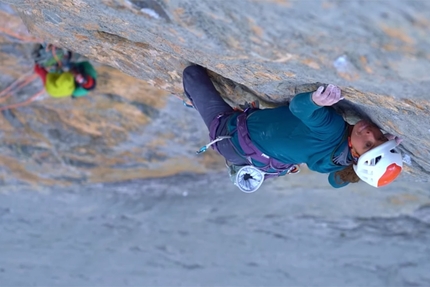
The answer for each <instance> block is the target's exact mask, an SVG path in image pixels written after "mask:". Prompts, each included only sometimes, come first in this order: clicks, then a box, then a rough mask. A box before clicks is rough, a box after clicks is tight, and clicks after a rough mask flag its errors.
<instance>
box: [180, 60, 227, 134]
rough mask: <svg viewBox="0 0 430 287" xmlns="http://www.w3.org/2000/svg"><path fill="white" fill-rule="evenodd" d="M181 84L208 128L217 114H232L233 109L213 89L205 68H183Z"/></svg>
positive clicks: (194, 66)
mask: <svg viewBox="0 0 430 287" xmlns="http://www.w3.org/2000/svg"><path fill="white" fill-rule="evenodd" d="M183 84H184V91H185V95H186V96H187V97H188V98H189V99H190V101H191V103H192V104H193V106H194V107H195V109H196V110H197V111H198V112H199V113H200V116H201V117H202V118H203V121H204V122H205V124H206V126H207V127H208V128H209V127H210V124H211V122H212V120H213V119H214V118H215V117H216V116H218V115H219V114H223V113H231V112H233V108H232V107H230V106H229V105H228V104H227V103H226V102H225V101H224V100H223V99H222V98H221V96H220V94H219V93H218V91H217V90H216V89H215V87H214V85H213V84H212V81H211V79H210V78H209V76H208V74H207V73H206V69H205V68H203V67H201V66H197V65H193V66H189V67H187V68H185V70H184V72H183Z"/></svg>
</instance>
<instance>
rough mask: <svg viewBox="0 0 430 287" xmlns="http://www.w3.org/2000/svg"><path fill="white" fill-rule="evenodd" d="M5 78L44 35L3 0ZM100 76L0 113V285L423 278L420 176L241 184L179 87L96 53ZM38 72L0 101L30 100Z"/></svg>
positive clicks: (429, 223) (425, 217) (419, 282)
mask: <svg viewBox="0 0 430 287" xmlns="http://www.w3.org/2000/svg"><path fill="white" fill-rule="evenodd" d="M0 27H1V29H0V63H1V65H0V91H1V90H3V89H4V88H6V87H7V86H8V85H9V84H10V83H12V82H13V81H15V80H16V79H18V78H20V77H21V76H23V75H25V74H28V73H31V72H32V69H33V60H32V59H31V52H32V50H33V48H34V45H35V43H36V42H37V39H35V38H34V37H33V36H31V35H30V34H28V32H27V29H26V28H25V26H24V24H23V23H22V21H21V20H20V18H19V17H18V15H17V14H16V13H15V11H14V10H13V9H11V7H10V6H9V5H7V4H0ZM93 63H94V65H95V66H96V69H97V72H98V74H99V78H98V86H97V89H96V90H95V91H94V92H92V93H91V94H90V95H89V96H88V97H84V98H80V99H70V98H66V99H54V98H50V97H49V96H47V95H46V94H44V95H42V96H40V97H38V98H37V100H35V101H33V102H31V103H30V104H28V105H26V106H23V107H19V108H16V109H7V110H2V111H1V115H0V133H1V138H2V140H1V143H0V180H1V183H2V184H1V186H0V282H1V285H2V286H429V285H430V273H429V272H428V270H430V261H429V260H428V258H429V256H430V246H429V245H428V242H429V240H430V229H429V228H430V191H429V186H428V183H417V182H412V181H407V180H401V181H398V182H396V183H395V184H392V185H390V186H389V187H386V188H381V189H374V188H372V187H370V186H367V185H365V184H363V183H359V184H354V185H350V186H348V187H346V188H343V189H339V190H335V189H332V188H331V187H330V186H329V184H328V183H327V178H326V177H327V176H326V175H321V174H316V173H314V172H310V171H308V170H306V168H304V169H303V170H302V172H301V173H299V174H297V175H291V176H286V177H283V178H279V179H276V180H271V181H268V182H266V183H265V184H264V185H263V187H262V188H261V189H260V190H258V191H257V192H256V193H254V194H244V193H241V192H240V191H239V189H237V188H236V187H235V186H234V185H233V184H232V183H231V182H230V180H229V178H228V176H227V171H226V170H225V167H224V162H223V160H222V158H220V157H219V156H217V154H216V153H215V152H213V151H212V150H210V151H208V152H206V153H205V154H203V155H199V156H196V155H195V151H196V150H197V149H198V148H200V146H202V145H203V144H205V143H206V142H207V138H208V137H207V130H206V129H205V126H204V124H203V123H202V121H201V120H200V118H199V116H198V115H197V113H196V112H195V111H194V110H193V109H189V108H186V107H184V106H183V105H182V101H181V100H179V99H178V98H177V97H175V96H174V95H171V94H168V93H167V92H164V91H162V90H158V89H156V88H153V87H152V86H150V85H148V84H147V83H146V82H145V81H142V80H139V79H136V78H133V77H131V76H129V75H126V74H124V73H122V72H120V71H118V70H116V69H114V68H112V67H109V66H105V65H101V64H98V63H96V62H93ZM42 87H43V85H42V82H41V81H40V80H39V79H35V80H34V81H32V82H31V83H30V84H29V85H27V86H25V87H24V88H22V89H20V90H18V91H16V92H14V93H12V95H11V96H10V97H9V98H7V99H0V101H2V102H1V104H2V106H7V105H9V104H14V103H19V102H23V101H25V100H27V99H28V98H29V97H31V95H33V94H34V93H35V92H37V91H39V90H40V89H42Z"/></svg>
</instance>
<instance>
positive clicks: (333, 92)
mask: <svg viewBox="0 0 430 287" xmlns="http://www.w3.org/2000/svg"><path fill="white" fill-rule="evenodd" d="M312 100H313V101H314V103H315V104H317V105H318V106H321V107H323V106H332V105H334V104H336V103H337V102H339V101H340V100H343V97H342V95H341V91H340V88H339V87H337V86H335V85H332V84H330V85H328V86H327V87H326V88H325V89H324V86H320V87H319V88H318V89H317V90H316V91H315V92H314V93H313V94H312Z"/></svg>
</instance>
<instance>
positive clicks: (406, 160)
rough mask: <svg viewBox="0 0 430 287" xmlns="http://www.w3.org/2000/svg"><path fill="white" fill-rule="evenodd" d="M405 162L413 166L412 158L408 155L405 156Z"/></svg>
mask: <svg viewBox="0 0 430 287" xmlns="http://www.w3.org/2000/svg"><path fill="white" fill-rule="evenodd" d="M403 162H404V163H406V164H407V165H412V161H411V157H410V156H409V155H407V154H405V155H404V156H403Z"/></svg>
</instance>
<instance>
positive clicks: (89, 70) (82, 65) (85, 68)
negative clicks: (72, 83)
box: [72, 61, 97, 97]
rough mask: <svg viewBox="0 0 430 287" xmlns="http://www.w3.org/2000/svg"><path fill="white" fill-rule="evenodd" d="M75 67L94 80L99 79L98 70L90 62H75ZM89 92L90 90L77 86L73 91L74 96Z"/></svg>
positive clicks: (81, 95) (84, 94)
mask: <svg viewBox="0 0 430 287" xmlns="http://www.w3.org/2000/svg"><path fill="white" fill-rule="evenodd" d="M72 67H73V68H74V69H77V70H79V71H81V72H82V73H83V74H84V75H90V76H91V77H92V78H93V79H94V80H95V79H97V71H96V70H95V69H94V67H93V65H91V63H90V62H87V61H84V62H79V63H75V64H73V66H72ZM87 94H88V90H87V89H85V88H83V87H81V86H77V87H76V89H75V91H74V92H73V95H72V96H74V97H83V96H86V95H87Z"/></svg>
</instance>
